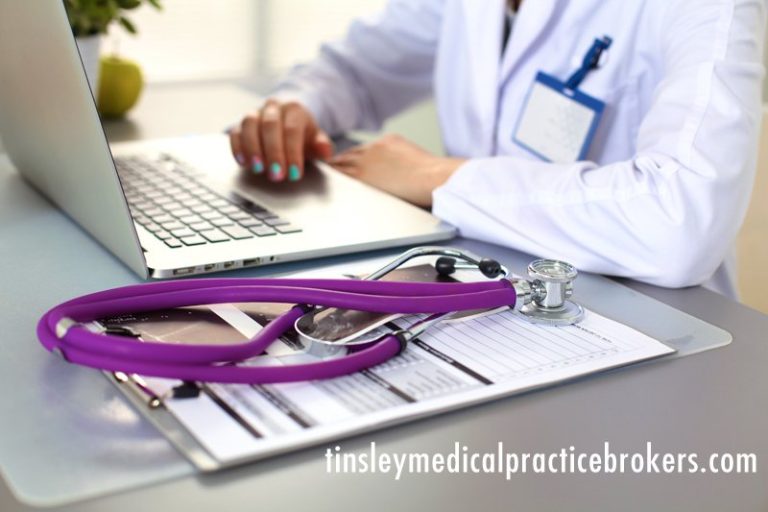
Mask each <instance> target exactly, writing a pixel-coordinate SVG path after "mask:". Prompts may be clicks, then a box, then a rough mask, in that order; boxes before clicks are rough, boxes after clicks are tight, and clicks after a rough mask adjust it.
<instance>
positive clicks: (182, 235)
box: [115, 155, 301, 249]
mask: <svg viewBox="0 0 768 512" xmlns="http://www.w3.org/2000/svg"><path fill="white" fill-rule="evenodd" d="M115 166H116V167H117V174H118V176H119V178H120V183H121V184H122V186H123V191H124V192H125V198H126V199H127V200H128V207H129V208H130V210H131V215H132V216H133V220H134V221H135V222H137V223H139V224H141V225H142V226H143V227H144V228H145V229H146V230H147V231H149V232H150V233H152V234H153V235H155V237H157V238H158V239H159V240H162V241H163V242H164V243H165V244H166V245H167V246H168V247H171V248H173V249H176V248H178V247H185V246H194V245H203V244H211V243H222V242H228V241H231V240H246V239H252V238H259V237H266V236H276V235H287V234H291V233H299V232H301V229H300V228H298V227H296V226H294V225H293V224H291V223H290V222H289V221H287V220H285V219H283V218H281V217H279V216H278V215H276V214H275V213H273V212H270V211H269V210H267V209H266V208H264V207H263V206H260V205H258V204H255V203H254V202H252V201H250V200H248V199H245V198H243V197H240V196H238V195H236V194H234V193H233V194H230V195H229V196H228V197H224V196H222V195H220V194H218V193H216V192H214V191H213V190H211V189H209V188H208V187H206V186H205V185H203V184H202V183H201V182H200V181H198V180H197V179H196V175H199V173H198V172H196V171H195V170H194V169H192V168H190V167H188V166H187V165H186V164H184V163H182V162H180V161H178V160H176V159H174V158H173V157H171V156H169V155H161V156H160V157H159V158H157V159H152V158H148V157H142V156H129V157H116V158H115Z"/></svg>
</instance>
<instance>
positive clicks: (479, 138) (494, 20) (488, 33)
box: [463, 0, 538, 154]
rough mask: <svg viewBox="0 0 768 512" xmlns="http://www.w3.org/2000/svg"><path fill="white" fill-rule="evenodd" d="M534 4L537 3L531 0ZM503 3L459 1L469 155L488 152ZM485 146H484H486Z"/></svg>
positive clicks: (494, 114)
mask: <svg viewBox="0 0 768 512" xmlns="http://www.w3.org/2000/svg"><path fill="white" fill-rule="evenodd" d="M531 1H538V0H531ZM505 2H506V0H465V1H464V2H463V18H464V21H463V24H464V26H465V27H466V33H465V34H464V36H465V37H466V41H467V48H469V52H470V59H469V62H468V65H469V71H470V73H469V75H468V77H467V80H466V82H465V85H464V86H465V87H467V88H468V90H467V93H466V94H464V100H463V101H466V102H467V103H469V105H467V107H468V108H467V109H466V112H472V113H473V115H472V117H475V119H470V120H468V122H471V123H472V124H473V125H474V126H475V129H474V130H473V132H474V133H473V134H472V138H473V139H474V141H473V142H472V146H473V148H472V149H473V151H472V152H471V153H473V154H474V153H477V154H488V152H489V151H491V150H492V143H493V130H494V123H495V119H496V106H497V102H498V92H499V70H500V65H501V52H502V37H503V30H504V5H505ZM486 146H487V147H486Z"/></svg>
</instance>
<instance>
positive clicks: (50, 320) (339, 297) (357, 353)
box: [37, 247, 584, 384]
mask: <svg viewBox="0 0 768 512" xmlns="http://www.w3.org/2000/svg"><path fill="white" fill-rule="evenodd" d="M422 256H439V257H438V258H437V260H436V262H435V269H436V271H437V272H438V273H439V274H440V275H443V276H448V275H451V274H453V273H454V272H455V271H456V270H460V269H466V268H469V269H475V270H479V271H480V273H481V274H483V275H484V276H485V277H486V278H488V280H485V281H480V282H450V283H427V282H394V281H392V282H388V281H380V280H379V279H380V278H381V277H383V276H385V275H386V274H388V273H389V272H391V271H392V270H394V269H397V268H398V267H400V266H401V265H403V264H404V263H405V262H407V261H409V260H412V259H414V258H417V257H422ZM528 272H529V276H530V278H531V279H530V280H525V279H519V278H514V277H512V276H511V275H510V274H509V272H508V271H507V269H506V268H505V267H504V266H503V265H501V264H499V263H498V262H497V261H495V260H491V259H487V258H478V257H477V256H475V255H473V254H471V253H469V252H466V251H460V250H457V249H452V248H445V247H417V248H415V249H411V250H409V251H406V252H405V253H403V254H401V255H400V256H398V257H397V258H396V259H395V260H393V261H392V262H390V263H388V264H387V265H385V266H384V267H382V268H381V269H379V270H377V271H376V272H374V273H372V274H370V275H369V276H367V277H366V278H365V279H362V280H355V279H254V278H245V279H238V278H234V279H232V278H228V279H192V280H185V281H169V282H159V283H149V284H139V285H132V286H125V287H122V288H114V289H111V290H106V291H102V292H97V293H93V294H90V295H85V296H82V297H79V298H76V299H72V300H70V301H67V302H64V303H62V304H60V305H58V306H56V307H54V308H52V309H51V310H49V311H48V312H47V313H45V315H43V317H42V318H41V319H40V322H39V323H38V326H37V336H38V338H39V339H40V342H41V343H42V344H43V346H44V347H45V348H46V349H47V350H49V351H51V352H56V353H58V354H59V355H61V356H62V357H63V358H64V359H65V360H66V361H69V362H70V363H74V364H79V365H83V366H88V367H91V368H97V369H101V370H107V371H111V372H119V373H121V374H138V375H144V376H153V377H163V378H170V379H179V380H182V381H201V382H222V383H247V384H263V383H275V382H295V381H307V380H316V379H327V378H332V377H339V376H342V375H347V374H350V373H354V372H356V371H359V370H363V369H365V368H369V367H372V366H376V365H378V364H381V363H383V362H385V361H387V360H389V359H391V358H392V357H395V356H396V355H398V354H400V353H401V352H402V351H403V350H404V349H405V348H406V346H407V345H408V343H409V342H410V341H411V340H413V339H415V338H417V337H418V336H419V335H421V334H422V333H424V332H425V331H426V330H427V329H428V328H430V327H431V326H433V325H435V324H437V323H439V322H442V321H445V320H448V319H450V318H451V317H453V316H454V315H456V314H457V313H460V312H466V311H475V310H495V309H499V308H504V309H507V308H512V309H514V310H516V311H518V312H519V313H520V315H521V317H523V318H526V319H528V320H530V321H532V322H544V323H548V324H553V325H567V324H573V323H576V322H578V321H580V320H581V318H582V317H583V315H584V310H583V309H582V308H581V306H579V305H578V304H576V303H574V302H572V301H570V300H569V297H570V296H571V294H572V291H573V280H574V279H575V278H576V276H577V272H576V269H575V268H573V266H571V265H569V264H568V263H565V262H562V261H557V260H536V261H534V262H533V263H531V264H530V265H529V267H528ZM244 302H271V303H287V304H298V305H295V306H293V307H292V308H291V309H289V310H288V311H287V312H285V313H283V314H281V315H280V316H278V317H276V318H275V319H274V320H272V321H271V322H269V323H268V324H267V325H265V326H264V327H263V329H261V330H260V331H259V332H258V333H257V334H256V335H255V336H254V337H253V338H251V339H250V340H249V341H248V342H246V343H241V344H237V345H227V346H221V345H185V344H167V343H156V342H146V341H141V340H137V339H132V338H130V337H128V338H127V337H126V336H125V335H124V333H121V334H119V335H116V334H114V333H112V332H110V331H109V330H102V331H101V332H94V331H93V330H92V328H90V326H92V325H93V323H94V322H95V321H97V320H98V319H100V318H105V317H114V316H118V315H121V314H125V313H126V312H131V313H136V312H142V311H154V310H164V309H172V308H180V307H188V306H196V305H201V304H222V303H244ZM327 308H342V309H346V310H356V311H367V312H376V313H387V314H398V315H419V319H418V320H417V321H415V322H414V323H412V324H411V325H410V326H409V327H407V328H403V329H392V330H386V331H384V332H382V331H381V330H380V329H376V328H371V329H369V330H366V331H364V332H360V333H358V334H357V335H356V336H355V337H354V339H353V340H344V341H343V342H339V341H328V340H322V339H317V338H316V337H313V336H312V334H311V330H312V329H311V326H312V324H313V319H314V318H315V316H316V315H317V313H318V312H319V311H322V310H324V309H327ZM291 329H296V331H297V332H298V333H299V335H300V339H301V340H302V341H303V342H304V343H305V344H307V345H309V346H310V347H309V348H310V350H309V352H310V353H313V354H315V355H319V356H320V357H317V358H316V359H317V360H316V361H313V362H310V363H302V364H291V365H269V366H259V365H252V364H247V365H238V363H243V362H245V361H247V360H250V359H253V358H256V357H257V356H259V355H261V354H263V353H264V351H265V350H266V349H267V347H268V346H269V345H271V344H272V343H273V342H275V341H276V340H278V339H279V338H280V337H281V336H283V335H284V334H285V333H287V332H289V331H290V330H291ZM307 331H310V332H307ZM340 346H341V347H343V348H344V349H346V354H345V355H341V356H337V354H338V353H339V347H340ZM318 347H320V350H319V351H318V350H317V349H318ZM323 347H325V348H326V349H327V350H326V351H323V350H322V348H323ZM312 348H314V350H312ZM323 356H333V357H323ZM249 363H252V362H251V361H249Z"/></svg>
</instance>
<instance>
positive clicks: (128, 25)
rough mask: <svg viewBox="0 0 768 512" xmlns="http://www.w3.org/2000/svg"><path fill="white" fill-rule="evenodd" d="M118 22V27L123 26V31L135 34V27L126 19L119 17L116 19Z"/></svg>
mask: <svg viewBox="0 0 768 512" xmlns="http://www.w3.org/2000/svg"><path fill="white" fill-rule="evenodd" d="M118 21H119V22H120V25H122V26H123V28H124V29H125V30H127V31H128V32H129V33H131V34H136V33H137V32H138V31H137V30H136V25H134V24H133V22H132V21H131V20H129V19H128V18H126V17H125V16H120V18H118Z"/></svg>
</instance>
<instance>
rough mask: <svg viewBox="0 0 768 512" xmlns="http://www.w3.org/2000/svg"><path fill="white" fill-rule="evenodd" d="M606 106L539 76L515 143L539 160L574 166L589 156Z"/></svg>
mask: <svg viewBox="0 0 768 512" xmlns="http://www.w3.org/2000/svg"><path fill="white" fill-rule="evenodd" d="M604 109H605V103H603V102H602V101H600V100H598V99H597V98H593V97H592V96H589V95H588V94H584V93H583V92H581V91H579V90H578V89H576V88H573V89H571V88H569V87H567V86H566V84H565V83H564V82H562V81H560V80H558V79H557V78H555V77H553V76H551V75H547V74H546V73H538V74H537V75H536V79H535V80H534V82H533V85H532V86H531V90H530V91H529V92H528V97H527V98H526V101H525V105H524V106H523V111H522V112H521V114H520V118H519V119H518V121H517V126H516V127H515V132H514V134H513V140H514V141H515V142H516V143H517V144H519V145H520V146H522V147H524V148H526V149H527V150H529V151H531V152H532V153H534V154H536V155H537V156H538V157H539V158H542V159H544V160H547V161H549V162H555V163H572V162H576V161H578V160H583V159H584V158H586V156H587V152H588V151H589V146H590V144H591V143H592V139H593V138H594V136H595V130H597V125H598V123H599V122H600V117H601V116H602V114H603V110H604Z"/></svg>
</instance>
